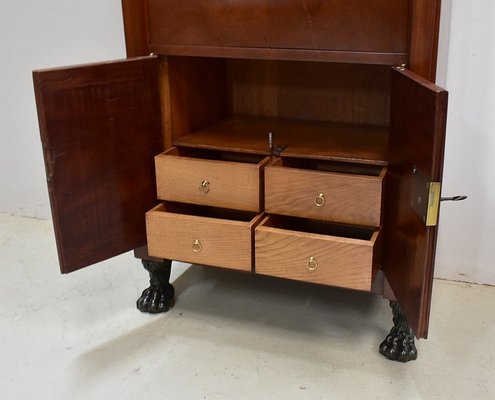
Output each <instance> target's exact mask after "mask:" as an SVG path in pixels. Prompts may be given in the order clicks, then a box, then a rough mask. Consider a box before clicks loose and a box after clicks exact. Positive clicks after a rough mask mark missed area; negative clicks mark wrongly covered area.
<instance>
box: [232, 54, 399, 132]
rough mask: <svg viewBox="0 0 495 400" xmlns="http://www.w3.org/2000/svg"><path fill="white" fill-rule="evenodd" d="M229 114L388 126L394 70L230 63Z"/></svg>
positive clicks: (318, 65)
mask: <svg viewBox="0 0 495 400" xmlns="http://www.w3.org/2000/svg"><path fill="white" fill-rule="evenodd" d="M226 64H227V76H228V82H227V87H228V95H229V98H228V103H229V107H230V112H231V113H232V114H238V115H257V116H270V117H281V118H295V119H302V120H308V121H334V122H348V123H356V124H368V125H379V126H388V124H389V108H390V68H389V67H386V66H377V65H352V64H335V63H317V62H298V61H253V60H234V59H229V60H226Z"/></svg>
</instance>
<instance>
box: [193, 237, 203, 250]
mask: <svg viewBox="0 0 495 400" xmlns="http://www.w3.org/2000/svg"><path fill="white" fill-rule="evenodd" d="M202 248H203V246H201V242H200V241H199V239H196V240H195V241H194V243H193V245H192V249H193V251H194V252H195V253H199V252H200V251H201V249H202Z"/></svg>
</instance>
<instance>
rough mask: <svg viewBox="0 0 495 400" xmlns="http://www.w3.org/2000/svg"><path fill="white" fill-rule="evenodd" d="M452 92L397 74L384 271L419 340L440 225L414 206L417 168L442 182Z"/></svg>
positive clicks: (394, 75)
mask: <svg viewBox="0 0 495 400" xmlns="http://www.w3.org/2000/svg"><path fill="white" fill-rule="evenodd" d="M447 95H448V94H447V92H446V91H445V90H443V89H441V88H439V87H438V86H435V85H434V84H432V83H430V82H428V81H426V80H425V79H423V78H421V77H419V76H418V75H415V74H413V73H411V72H409V71H399V70H398V69H395V70H394V71H393V73H392V96H391V104H392V106H391V125H390V158H389V167H388V173H387V182H386V185H385V187H386V194H385V208H384V209H385V218H384V235H385V236H384V253H383V254H384V257H383V270H384V273H385V275H386V277H387V279H388V281H389V283H390V286H391V287H392V289H393V291H394V293H395V296H396V297H397V299H398V301H399V303H400V305H401V308H402V310H403V311H404V312H405V314H406V316H407V318H408V320H409V323H410V325H411V326H412V328H413V330H414V332H415V334H416V336H417V337H424V338H425V337H426V336H427V334H428V321H429V313H430V304H431V289H432V282H433V269H434V262H435V247H436V236H437V228H436V227H426V226H425V223H424V222H423V221H422V220H421V218H420V217H419V216H418V215H417V214H416V213H415V212H414V210H413V209H412V207H411V205H410V202H411V201H416V200H417V199H415V198H413V197H412V196H411V188H412V187H413V181H412V176H413V167H414V166H415V167H417V168H418V169H419V171H420V172H421V173H422V174H423V175H424V176H425V177H426V179H428V180H430V181H437V182H441V180H442V169H443V154H444V142H445V125H446V115H447V97H448V96H447Z"/></svg>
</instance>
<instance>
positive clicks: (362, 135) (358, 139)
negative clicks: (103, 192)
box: [174, 116, 388, 165]
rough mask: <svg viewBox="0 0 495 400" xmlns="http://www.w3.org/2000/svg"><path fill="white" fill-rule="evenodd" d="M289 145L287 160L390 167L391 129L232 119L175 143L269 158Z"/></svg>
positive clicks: (354, 125)
mask: <svg viewBox="0 0 495 400" xmlns="http://www.w3.org/2000/svg"><path fill="white" fill-rule="evenodd" d="M269 132H272V133H273V144H274V148H277V146H280V145H286V146H287V148H286V149H285V150H284V151H283V153H282V155H283V156H285V157H302V158H315V159H322V160H333V161H341V162H352V163H361V164H373V165H387V158H388V156H387V155H388V128H386V127H379V126H370V125H359V124H349V123H339V122H316V121H300V120H293V119H285V118H284V119H281V118H271V117H255V116H231V117H227V118H224V119H222V120H220V121H217V122H216V123H214V124H212V125H210V126H208V127H206V128H204V129H200V130H197V131H194V132H191V133H188V134H185V135H183V136H180V137H178V138H176V139H175V140H174V145H175V146H184V147H195V148H204V149H213V150H223V151H236V152H244V153H256V154H269V150H268V133H269Z"/></svg>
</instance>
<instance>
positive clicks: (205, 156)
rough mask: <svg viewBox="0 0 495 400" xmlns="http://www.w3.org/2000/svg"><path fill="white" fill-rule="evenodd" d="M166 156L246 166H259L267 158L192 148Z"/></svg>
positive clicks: (174, 151) (168, 152) (264, 156)
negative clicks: (239, 163)
mask: <svg viewBox="0 0 495 400" xmlns="http://www.w3.org/2000/svg"><path fill="white" fill-rule="evenodd" d="M165 154H167V155H174V156H181V157H188V158H198V159H202V160H214V161H231V162H241V163H246V164H259V163H260V162H261V161H263V160H264V159H265V158H266V155H261V154H259V155H258V154H250V153H237V152H232V151H221V150H211V149H196V148H192V147H173V148H171V149H170V150H168V151H167V152H166V153H165Z"/></svg>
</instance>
